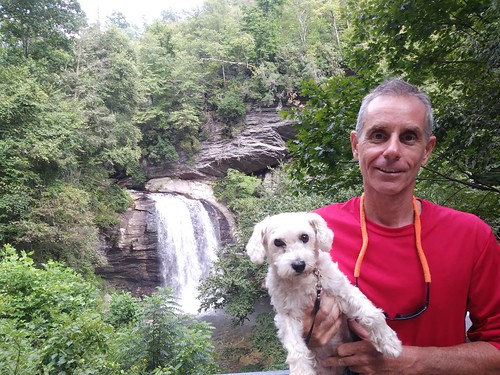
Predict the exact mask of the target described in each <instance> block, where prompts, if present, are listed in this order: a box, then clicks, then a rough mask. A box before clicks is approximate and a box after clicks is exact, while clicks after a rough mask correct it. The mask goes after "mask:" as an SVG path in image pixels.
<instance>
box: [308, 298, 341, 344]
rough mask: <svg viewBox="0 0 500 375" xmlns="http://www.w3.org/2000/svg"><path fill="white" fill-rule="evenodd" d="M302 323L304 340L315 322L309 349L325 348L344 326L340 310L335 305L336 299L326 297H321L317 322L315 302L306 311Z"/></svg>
mask: <svg viewBox="0 0 500 375" xmlns="http://www.w3.org/2000/svg"><path fill="white" fill-rule="evenodd" d="M302 322H303V327H304V331H303V332H304V334H303V336H304V338H305V337H307V335H308V334H309V331H310V329H311V326H312V324H313V322H314V329H313V331H312V336H311V339H310V341H309V344H308V346H309V347H317V346H323V345H325V344H326V343H328V342H329V341H330V340H331V339H332V338H333V337H334V336H335V335H336V334H337V332H338V331H339V328H340V325H341V324H342V319H341V317H340V310H339V308H338V307H337V305H336V304H335V298H334V297H328V296H324V295H322V296H321V304H320V306H319V310H318V313H317V314H316V320H315V318H314V301H313V302H312V303H311V306H310V308H308V309H307V310H305V311H304V316H303V318H302Z"/></svg>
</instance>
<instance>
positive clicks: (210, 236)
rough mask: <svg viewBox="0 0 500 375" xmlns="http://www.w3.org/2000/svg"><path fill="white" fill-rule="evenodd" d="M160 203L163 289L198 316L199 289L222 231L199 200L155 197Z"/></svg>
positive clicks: (164, 196) (159, 238) (169, 195)
mask: <svg viewBox="0 0 500 375" xmlns="http://www.w3.org/2000/svg"><path fill="white" fill-rule="evenodd" d="M151 198H152V199H153V200H154V201H155V202H156V221H157V226H158V254H159V258H160V267H161V275H162V280H163V286H167V287H169V288H171V289H172V290H173V292H174V295H175V296H176V297H177V298H178V302H179V304H180V305H181V308H182V309H183V310H184V311H185V312H186V313H191V314H197V312H198V308H199V307H200V302H199V301H198V299H197V296H198V286H199V283H200V281H201V280H203V278H204V277H206V276H207V274H208V273H209V271H210V269H211V267H212V264H213V262H214V261H215V259H216V256H217V255H216V251H217V248H218V247H219V242H220V230H219V227H218V223H217V221H216V220H213V221H212V220H211V219H210V216H209V214H208V212H207V210H206V209H205V207H204V206H203V204H202V203H201V202H200V201H198V200H192V199H188V198H186V197H184V196H181V195H173V194H159V193H156V194H151Z"/></svg>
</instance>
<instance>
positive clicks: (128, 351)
mask: <svg viewBox="0 0 500 375" xmlns="http://www.w3.org/2000/svg"><path fill="white" fill-rule="evenodd" d="M0 364H1V369H2V374H18V375H36V374H63V373H64V374H103V375H104V374H109V375H114V374H130V375H142V374H144V375H146V374H157V375H160V374H162V375H167V374H172V375H173V374H179V375H180V374H199V375H204V374H207V373H215V372H216V370H217V368H216V365H215V353H214V351H213V346H212V343H211V327H210V326H209V325H208V324H207V323H205V322H201V321H200V322H198V321H195V320H193V319H192V318H189V317H188V316H185V315H183V314H181V313H180V312H179V309H178V307H177V304H176V303H175V301H174V300H173V298H172V296H171V294H170V292H168V291H166V290H159V291H158V292H157V293H155V294H153V295H152V296H149V297H147V298H145V299H143V300H141V299H139V298H135V297H132V296H131V295H130V294H127V293H117V294H114V295H113V296H111V299H110V302H109V306H105V305H103V298H102V296H101V294H100V293H99V291H98V289H97V288H96V287H95V286H93V285H92V284H91V283H90V282H88V281H86V280H84V278H83V277H82V276H81V275H78V274H77V273H75V272H74V271H73V270H72V269H70V268H66V267H63V266H62V265H61V264H58V263H56V262H53V261H49V262H48V263H46V264H44V266H43V268H37V267H36V266H35V264H34V262H33V259H32V258H30V256H29V255H28V254H26V253H25V252H21V253H20V254H18V253H17V252H16V250H15V249H13V248H12V247H10V246H6V247H4V248H3V249H1V250H0Z"/></svg>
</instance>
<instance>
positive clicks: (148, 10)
mask: <svg viewBox="0 0 500 375" xmlns="http://www.w3.org/2000/svg"><path fill="white" fill-rule="evenodd" d="M78 2H79V3H80V6H81V7H82V9H83V11H84V12H85V14H86V15H87V18H88V20H89V23H90V24H92V23H95V22H96V21H97V20H99V21H100V22H101V23H102V24H104V23H105V22H106V20H107V17H108V16H109V15H111V13H112V12H113V11H119V12H121V13H123V14H124V15H125V18H126V19H127V21H128V22H129V23H131V24H135V25H137V26H142V24H143V21H144V20H145V21H146V22H147V23H151V21H153V20H155V19H157V18H160V16H161V12H162V10H168V9H172V10H174V11H176V12H179V11H182V10H192V9H194V8H197V7H199V6H201V5H202V4H203V0H78Z"/></svg>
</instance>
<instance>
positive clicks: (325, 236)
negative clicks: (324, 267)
mask: <svg viewBox="0 0 500 375" xmlns="http://www.w3.org/2000/svg"><path fill="white" fill-rule="evenodd" d="M308 215H309V222H310V223H311V225H312V227H313V228H314V231H315V232H316V239H317V241H318V245H319V249H320V250H322V251H326V252H329V251H330V249H331V248H332V242H333V231H332V230H331V229H330V228H328V225H327V224H326V221H325V220H324V219H323V218H322V217H321V216H319V215H318V214H316V213H314V212H309V213H308Z"/></svg>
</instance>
